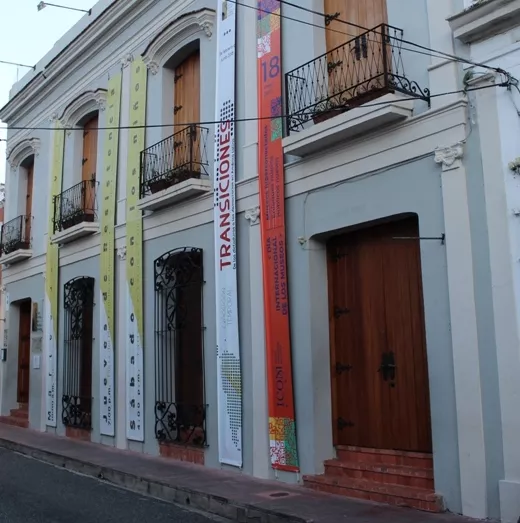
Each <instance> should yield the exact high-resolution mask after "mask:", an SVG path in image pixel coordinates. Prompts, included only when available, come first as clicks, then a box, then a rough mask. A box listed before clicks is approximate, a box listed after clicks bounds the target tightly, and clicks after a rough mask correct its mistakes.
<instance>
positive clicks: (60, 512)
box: [0, 449, 223, 523]
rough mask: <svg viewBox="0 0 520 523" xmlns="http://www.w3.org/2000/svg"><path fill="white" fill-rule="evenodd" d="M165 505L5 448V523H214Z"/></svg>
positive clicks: (0, 487) (1, 504)
mask: <svg viewBox="0 0 520 523" xmlns="http://www.w3.org/2000/svg"><path fill="white" fill-rule="evenodd" d="M215 521H221V522H222V521H223V520H222V519H221V518H218V519H216V518H213V517H211V516H208V517H206V516H204V515H201V514H200V513H197V512H190V511H187V510H185V509H183V508H181V507H177V506H175V505H170V504H168V503H164V502H162V501H157V500H154V499H150V498H146V497H144V496H142V495H140V494H134V493H133V492H128V491H126V490H121V489H119V488H116V487H113V486H111V485H109V484H107V483H103V482H101V481H98V480H96V479H92V478H88V477H85V476H80V475H77V474H73V473H72V472H68V471H66V470H61V469H58V468H56V467H53V466H51V465H47V464H45V463H41V462H39V461H35V460H32V459H30V458H26V457H24V456H20V455H18V454H15V453H13V452H9V451H6V450H4V449H0V523H166V522H168V523H215Z"/></svg>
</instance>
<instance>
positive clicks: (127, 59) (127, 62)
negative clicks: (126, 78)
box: [121, 53, 134, 69]
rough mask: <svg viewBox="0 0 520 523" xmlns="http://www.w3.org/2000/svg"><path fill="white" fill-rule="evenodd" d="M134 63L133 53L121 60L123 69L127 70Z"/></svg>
mask: <svg viewBox="0 0 520 523" xmlns="http://www.w3.org/2000/svg"><path fill="white" fill-rule="evenodd" d="M133 61H134V55H133V54H131V53H128V54H127V55H126V56H125V57H124V58H123V59H122V60H121V68H122V69H125V67H128V66H129V65H130V64H131V63H132V62H133Z"/></svg>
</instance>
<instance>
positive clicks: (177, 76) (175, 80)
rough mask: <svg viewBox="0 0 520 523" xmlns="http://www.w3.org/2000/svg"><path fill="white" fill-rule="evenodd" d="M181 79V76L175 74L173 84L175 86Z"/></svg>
mask: <svg viewBox="0 0 520 523" xmlns="http://www.w3.org/2000/svg"><path fill="white" fill-rule="evenodd" d="M182 77H183V74H182V73H181V74H176V75H175V76H174V78H173V83H174V84H176V83H177V82H178V81H179V80H180V79H181V78H182Z"/></svg>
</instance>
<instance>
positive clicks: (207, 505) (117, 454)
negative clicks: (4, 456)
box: [0, 424, 475, 523]
mask: <svg viewBox="0 0 520 523" xmlns="http://www.w3.org/2000/svg"><path fill="white" fill-rule="evenodd" d="M0 447H3V448H6V449H9V450H13V451H15V452H19V453H21V454H25V455H28V456H31V457H33V458H35V459H38V460H41V461H44V462H47V463H50V464H53V465H56V466H59V467H62V468H66V469H69V470H72V471H75V472H80V473H82V474H85V475H87V476H92V477H97V478H100V479H104V480H105V481H108V482H110V483H112V484H115V485H118V486H121V487H124V488H127V489H129V490H132V491H135V492H139V493H142V494H147V495H150V496H153V497H155V498H159V499H163V500H165V501H169V502H175V503H179V504H182V505H189V506H190V507H193V508H196V509H199V510H202V511H205V512H209V513H212V514H216V515H219V516H223V517H227V518H229V519H231V520H233V521H238V522H241V523H282V522H285V523H293V522H294V523H311V522H313V523H340V522H342V523H344V522H345V521H347V520H348V521H349V523H367V522H377V523H383V522H384V523H388V522H389V521H391V522H392V523H469V522H474V521H475V520H470V519H468V518H463V517H460V516H455V515H452V514H428V513H424V512H420V511H416V510H411V509H403V508H397V507H390V506H386V505H380V504H377V503H370V502H366V501H359V500H354V499H348V498H343V497H340V496H334V495H331V494H322V493H319V492H314V491H312V490H309V489H305V488H303V487H299V486H292V485H288V484H285V483H281V482H279V481H278V482H275V481H264V480H259V479H255V478H252V477H250V476H246V475H245V474H241V473H234V472H224V471H221V470H216V469H210V468H207V467H201V466H199V465H192V464H190V463H184V462H177V461H173V460H171V459H167V458H160V457H151V456H147V455H144V454H138V453H135V452H130V451H124V450H119V449H115V448H113V447H107V446H104V445H99V444H94V443H88V442H84V441H78V440H73V439H70V438H63V437H59V436H54V435H51V434H46V433H41V432H35V431H32V430H28V429H20V428H18V427H13V426H9V425H4V424H0Z"/></svg>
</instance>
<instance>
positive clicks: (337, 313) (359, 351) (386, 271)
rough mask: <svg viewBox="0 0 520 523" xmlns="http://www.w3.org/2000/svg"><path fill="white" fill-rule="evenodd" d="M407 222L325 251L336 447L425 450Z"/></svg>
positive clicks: (413, 247)
mask: <svg viewBox="0 0 520 523" xmlns="http://www.w3.org/2000/svg"><path fill="white" fill-rule="evenodd" d="M418 235H419V232H418V225H417V220H416V219H415V218H410V219H406V220H401V221H399V222H394V223H389V224H385V225H380V226H377V227H373V228H370V229H365V230H361V231H357V232H354V233H350V234H347V235H342V236H338V237H336V238H333V239H332V240H331V241H330V242H329V245H328V258H329V319H330V339H331V373H332V374H331V376H332V403H333V430H334V443H335V444H336V445H356V446H361V447H372V448H382V449H394V450H405V451H417V452H431V428H430V408H429V384H428V371H427V360H426V340H425V331H424V312H423V299H422V276H421V265H420V246H419V241H417V240H399V239H394V238H400V237H408V238H413V237H415V238H416V237H418Z"/></svg>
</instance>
